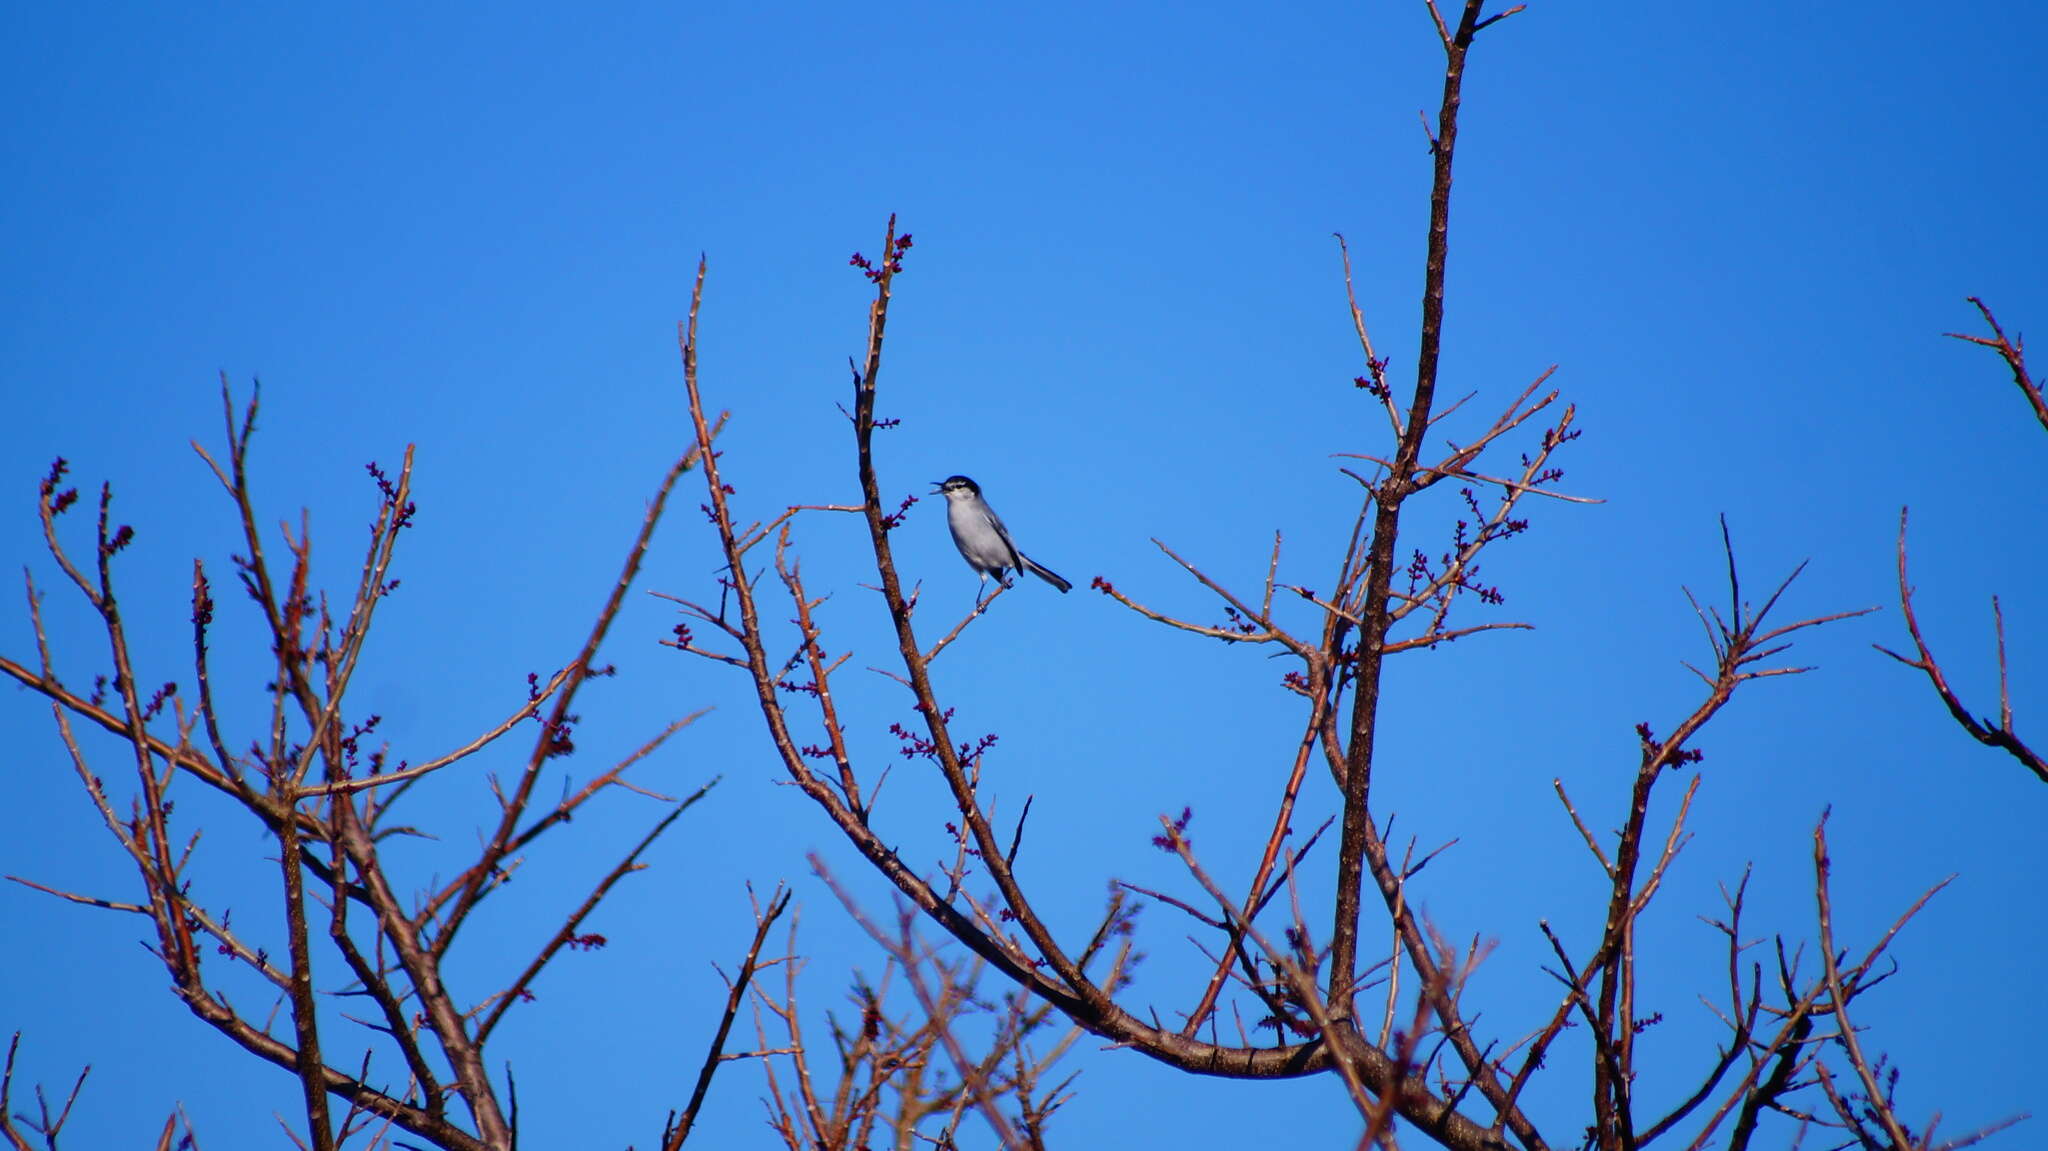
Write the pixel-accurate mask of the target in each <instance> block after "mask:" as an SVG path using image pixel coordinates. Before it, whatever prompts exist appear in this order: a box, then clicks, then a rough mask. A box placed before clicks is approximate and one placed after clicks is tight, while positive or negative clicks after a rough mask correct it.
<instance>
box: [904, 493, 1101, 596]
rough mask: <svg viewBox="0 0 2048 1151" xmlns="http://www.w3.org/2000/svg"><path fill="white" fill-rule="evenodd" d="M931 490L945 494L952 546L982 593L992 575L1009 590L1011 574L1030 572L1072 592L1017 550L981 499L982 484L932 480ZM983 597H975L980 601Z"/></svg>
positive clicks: (1053, 575)
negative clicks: (975, 576)
mask: <svg viewBox="0 0 2048 1151" xmlns="http://www.w3.org/2000/svg"><path fill="white" fill-rule="evenodd" d="M932 491H934V492H943V493H944V494H945V497H946V526H947V527H949V528H951V529H953V546H955V547H957V548H959V549H960V558H961V559H964V560H966V561H967V566H968V567H971V568H973V569H974V570H975V572H976V573H977V574H979V575H980V576H981V586H982V590H984V591H985V590H987V587H988V577H990V576H994V577H996V580H997V582H999V583H1001V584H1002V585H1003V586H1004V587H1009V586H1010V579H1009V575H1008V573H1010V572H1021V571H1029V572H1030V573H1031V574H1032V575H1035V576H1037V577H1038V578H1039V579H1042V580H1044V581H1045V582H1047V583H1049V584H1051V585H1052V586H1054V587H1056V588H1058V589H1060V591H1061V592H1062V593H1065V592H1068V591H1072V590H1073V588H1074V585H1073V584H1070V583H1068V582H1067V581H1066V580H1064V579H1062V578H1060V575H1059V573H1058V572H1055V571H1053V570H1052V569H1051V568H1048V567H1046V566H1044V565H1043V564H1040V563H1039V562H1037V561H1036V560H1034V559H1032V558H1031V557H1030V556H1027V555H1025V554H1024V553H1023V552H1021V551H1018V550H1017V545H1016V543H1015V542H1014V541H1013V540H1011V539H1010V529H1008V528H1006V527H1004V526H1003V521H1002V519H1001V517H999V516H997V515H996V511H995V509H994V508H992V507H990V506H988V501H986V500H984V499H982V498H981V485H980V484H977V483H975V482H974V481H973V480H970V479H968V478H967V477H966V476H947V477H946V478H945V479H943V480H935V481H933V484H932ZM980 598H981V597H980V595H978V594H977V595H976V596H975V599H976V601H977V602H978V601H979V600H980Z"/></svg>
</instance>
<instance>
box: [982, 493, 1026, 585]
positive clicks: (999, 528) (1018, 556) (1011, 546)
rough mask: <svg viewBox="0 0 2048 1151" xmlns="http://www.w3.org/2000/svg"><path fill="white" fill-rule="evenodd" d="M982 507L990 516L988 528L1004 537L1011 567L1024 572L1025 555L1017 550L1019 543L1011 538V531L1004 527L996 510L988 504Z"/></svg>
mask: <svg viewBox="0 0 2048 1151" xmlns="http://www.w3.org/2000/svg"><path fill="white" fill-rule="evenodd" d="M982 506H983V508H984V509H985V510H986V514H987V516H988V526H990V527H992V528H994V529H995V530H996V534H997V535H999V536H1001V537H1002V539H1003V547H1004V548H1005V549H1007V550H1008V551H1009V553H1010V567H1012V568H1014V569H1016V570H1017V571H1023V570H1024V553H1023V552H1020V551H1018V550H1017V541H1015V540H1013V539H1011V538H1010V529H1009V528H1006V527H1004V526H1003V519H1002V517H1001V516H998V515H997V514H996V512H995V509H994V508H991V507H988V505H986V504H983V505H982Z"/></svg>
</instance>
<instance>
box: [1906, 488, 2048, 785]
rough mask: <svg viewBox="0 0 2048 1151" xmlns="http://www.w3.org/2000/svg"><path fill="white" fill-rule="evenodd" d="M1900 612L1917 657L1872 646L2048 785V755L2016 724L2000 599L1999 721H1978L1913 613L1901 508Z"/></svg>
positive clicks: (1996, 619)
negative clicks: (1911, 671)
mask: <svg viewBox="0 0 2048 1151" xmlns="http://www.w3.org/2000/svg"><path fill="white" fill-rule="evenodd" d="M1899 612H1900V614H1901V615H1903V616H1905V617H1906V633H1907V634H1908V635H1909V636H1911V637H1912V639H1913V650H1914V652H1915V653H1916V658H1913V659H1908V658H1906V657H1905V656H1903V655H1900V654H1899V653H1898V652H1895V651H1893V650H1892V649H1890V648H1888V647H1885V646H1884V645H1883V644H1872V645H1871V646H1872V647H1875V648H1876V649H1877V650H1879V651H1881V652H1883V653H1884V654H1886V655H1888V656H1890V657H1892V658H1893V659H1895V660H1898V661H1899V662H1900V663H1902V664H1905V665H1906V666H1907V667H1910V668H1916V669H1918V670H1919V671H1920V672H1921V673H1922V674H1924V675H1925V676H1926V677H1927V682H1928V684H1929V685H1931V686H1932V687H1933V688H1934V694H1936V695H1937V696H1940V697H1941V702H1942V705H1943V706H1945V707H1947V708H1948V713H1949V715H1950V716H1952V717H1954V719H1955V721H1956V723H1957V724H1959V725H1961V727H1962V729H1963V730H1964V731H1966V732H1968V733H1969V734H1970V738H1972V739H1974V740H1976V741H1977V742H1978V743H1981V744H1983V745H1984V746H1986V747H1995V748H1999V749H2001V750H2003V751H2005V752H2006V753H2008V754H2010V755H2011V756H2012V757H2013V758H2014V759H2017V760H2019V761H2020V763H2022V764H2024V765H2025V766H2026V768H2027V769H2028V770H2029V771H2032V772H2033V773H2034V776H2035V777H2036V778H2038V779H2040V780H2042V781H2043V782H2048V756H2044V755H2043V754H2042V753H2041V752H2039V751H2036V750H2034V748H2032V747H2031V746H2029V745H2028V744H2027V743H2026V742H2025V741H2023V740H2021V739H2020V737H2019V735H2018V734H2017V733H2016V732H2014V730H2013V725H2012V722H2013V721H2012V697H2011V693H2010V691H2009V690H2008V688H2007V677H2006V665H2005V616H2004V614H2003V613H2002V612H2000V611H1999V607H1998V597H1997V596H1993V597H1991V616H1992V621H1993V625H1994V626H1993V630H1994V631H1995V632H1996V634H1997V636H1998V718H1997V720H1995V721H1994V720H1992V719H1991V718H1990V717H1988V716H1987V717H1985V718H1983V719H1978V718H1977V717H1976V716H1973V715H1971V714H1970V709H1969V708H1967V707H1965V706H1964V705H1963V701H1962V698H1961V697H1959V696H1958V695H1956V693H1955V690H1954V689H1953V688H1951V687H1950V686H1949V684H1948V677H1947V676H1946V675H1945V674H1943V672H1942V670H1941V663H1940V661H1939V660H1937V659H1935V658H1934V651H1933V649H1931V648H1929V647H1928V646H1927V639H1926V637H1925V636H1923V635H1922V634H1921V632H1920V619H1919V617H1918V616H1917V615H1915V614H1914V611H1913V585H1912V582H1911V581H1910V580H1909V579H1908V577H1907V574H1906V509H1904V508H1900V509H1899Z"/></svg>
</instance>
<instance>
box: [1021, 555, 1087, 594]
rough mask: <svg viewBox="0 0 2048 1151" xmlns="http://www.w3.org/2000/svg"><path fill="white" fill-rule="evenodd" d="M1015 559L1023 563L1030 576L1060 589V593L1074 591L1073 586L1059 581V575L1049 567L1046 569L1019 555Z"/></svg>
mask: <svg viewBox="0 0 2048 1151" xmlns="http://www.w3.org/2000/svg"><path fill="white" fill-rule="evenodd" d="M1017 558H1018V559H1021V560H1023V561H1024V566H1025V567H1027V568H1030V569H1031V574H1032V575H1035V576H1037V577H1038V578H1039V579H1042V580H1044V581H1045V582H1047V583H1049V584H1051V585H1052V586H1054V587H1056V588H1058V589H1060V591H1061V592H1062V593H1066V592H1070V591H1073V590H1074V585H1073V584H1070V583H1068V582H1067V581H1066V580H1064V579H1061V578H1060V573H1058V572H1056V571H1054V570H1052V569H1051V568H1049V567H1046V566H1045V565H1044V564H1042V563H1039V562H1038V561H1037V560H1035V559H1032V558H1031V557H1030V556H1027V555H1022V554H1020V555H1018V557H1017Z"/></svg>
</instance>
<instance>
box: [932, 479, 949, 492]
mask: <svg viewBox="0 0 2048 1151" xmlns="http://www.w3.org/2000/svg"><path fill="white" fill-rule="evenodd" d="M931 484H932V491H934V492H938V491H943V490H945V487H946V482H945V481H944V480H933V481H931Z"/></svg>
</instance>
